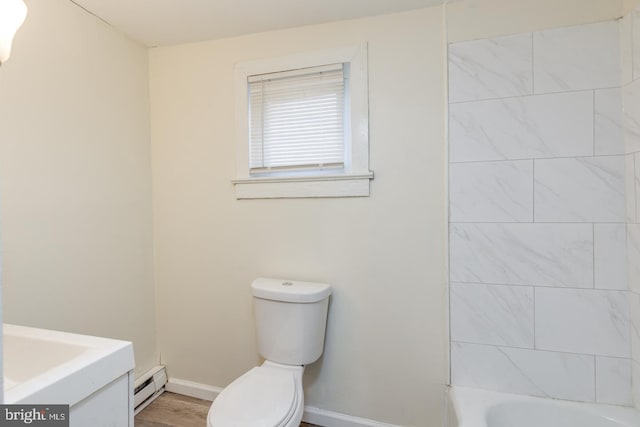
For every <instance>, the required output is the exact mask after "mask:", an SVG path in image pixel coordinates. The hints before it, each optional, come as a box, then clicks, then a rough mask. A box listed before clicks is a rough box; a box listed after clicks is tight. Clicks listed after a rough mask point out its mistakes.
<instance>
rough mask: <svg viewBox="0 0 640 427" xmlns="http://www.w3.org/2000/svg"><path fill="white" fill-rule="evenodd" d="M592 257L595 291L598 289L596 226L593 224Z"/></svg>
mask: <svg viewBox="0 0 640 427" xmlns="http://www.w3.org/2000/svg"><path fill="white" fill-rule="evenodd" d="M591 250H592V252H591V256H592V261H591V262H592V264H591V274H592V275H593V276H592V280H593V289H597V288H596V224H595V223H592V224H591Z"/></svg>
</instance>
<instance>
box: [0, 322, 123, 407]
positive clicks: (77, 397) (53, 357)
mask: <svg viewBox="0 0 640 427" xmlns="http://www.w3.org/2000/svg"><path fill="white" fill-rule="evenodd" d="M3 347H4V393H5V395H4V396H5V402H4V403H27V404H67V405H71V406H73V405H75V404H76V403H78V402H80V401H81V400H83V399H85V398H86V397H87V396H89V395H91V394H92V393H94V392H95V391H97V390H99V389H100V388H102V387H104V386H106V385H107V384H109V383H111V382H113V381H114V380H115V379H117V378H119V377H121V376H123V375H125V374H127V373H128V372H129V371H131V370H133V368H134V358H133V346H132V344H131V343H130V342H127V341H119V340H112V339H107V338H98V337H91V336H85V335H78V334H70V333H66V332H58V331H50V330H46V329H36V328H29V327H25V326H16V325H9V324H5V325H4V343H3Z"/></svg>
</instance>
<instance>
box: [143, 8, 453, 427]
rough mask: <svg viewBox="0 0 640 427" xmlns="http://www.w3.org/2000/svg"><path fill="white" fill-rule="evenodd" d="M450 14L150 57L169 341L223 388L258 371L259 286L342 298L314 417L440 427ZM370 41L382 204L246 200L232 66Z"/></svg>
mask: <svg viewBox="0 0 640 427" xmlns="http://www.w3.org/2000/svg"><path fill="white" fill-rule="evenodd" d="M442 21H443V11H442V8H432V9H426V10H421V11H416V12H409V13H404V14H397V15H388V16H382V17H374V18H367V19H361V20H354V21H347V22H339V23H332V24H324V25H318V26H310V27H304V28H298V29H291V30H284V31H274V32H268V33H263V34H256V35H250V36H244V37H238V38H231V39H225V40H218V41H211V42H205V43H197V44H190V45H181V46H174V47H166V48H157V49H152V50H151V53H150V75H151V83H150V84H151V106H152V108H151V134H152V150H153V184H154V185H153V188H154V192H153V194H154V197H153V199H154V217H155V221H154V240H155V277H156V292H157V306H158V316H157V317H158V344H159V350H160V352H161V354H162V361H163V363H165V364H166V365H167V366H168V367H169V375H170V376H171V377H174V378H179V379H184V380H191V381H196V382H200V383H205V384H209V385H213V386H219V387H223V386H226V385H227V384H228V383H229V382H231V381H232V380H234V379H235V378H236V377H238V376H239V375H240V374H241V373H242V372H244V371H246V370H247V369H249V368H250V367H252V366H254V365H255V364H256V363H258V362H259V359H258V355H257V353H256V345H255V328H254V322H253V317H252V312H251V304H252V300H251V293H250V289H249V284H250V282H251V280H252V279H253V278H255V277H258V276H275V277H283V278H293V279H306V280H314V281H326V282H329V283H332V284H333V285H334V289H335V291H334V295H333V299H332V302H331V306H330V312H329V322H328V331H327V341H326V349H325V354H324V357H323V358H322V359H321V361H320V362H318V363H316V364H313V365H311V366H309V367H308V370H307V373H306V375H305V377H306V379H305V380H306V396H305V397H306V404H308V405H311V406H316V407H320V408H322V409H327V410H331V411H337V412H342V413H346V414H350V415H354V416H360V417H365V418H370V419H375V420H378V421H385V422H390V423H396V424H400V425H416V426H418V425H419V426H440V425H441V420H442V417H443V400H444V393H443V391H444V384H445V383H446V381H447V326H446V316H447V315H446V313H447V310H446V306H447V303H446V246H445V245H446V214H445V193H444V192H445V169H444V168H445V141H444V131H443V128H444V101H445V98H444V97H445V93H444V87H445V75H444V59H445V56H444V50H443V49H444V39H443V36H444V28H443V22H442ZM365 41H366V42H368V43H369V82H370V92H369V100H370V135H371V139H370V141H371V142H370V143H371V153H370V158H371V168H372V169H373V171H374V172H375V174H376V178H375V180H374V181H373V182H372V185H371V196H370V197H368V198H341V199H318V200H314V199H297V200H296V199H294V200H291V199H289V200H244V201H238V200H236V199H235V197H234V194H235V193H234V188H233V185H232V184H231V180H232V179H233V178H234V174H235V150H236V149H235V143H236V141H235V138H234V129H235V122H234V120H235V119H234V103H235V101H236V100H235V99H234V88H233V71H234V64H236V63H237V62H239V61H244V60H250V59H256V58H268V57H274V56H279V55H286V54H290V53H294V52H305V51H313V50H317V49H323V48H328V47H335V46H345V45H355V44H359V43H362V42H365Z"/></svg>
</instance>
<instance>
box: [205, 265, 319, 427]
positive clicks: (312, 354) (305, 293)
mask: <svg viewBox="0 0 640 427" xmlns="http://www.w3.org/2000/svg"><path fill="white" fill-rule="evenodd" d="M251 289H252V292H253V298H254V313H255V317H256V327H257V335H258V351H259V353H260V355H261V356H262V357H264V358H265V362H264V363H263V364H262V365H260V366H258V367H255V368H252V369H250V370H249V371H247V372H246V373H244V374H243V375H241V376H240V377H238V378H237V379H236V380H235V381H233V382H232V383H231V384H229V385H228V386H227V387H226V388H225V389H224V390H222V391H221V392H220V394H219V395H218V397H216V399H215V400H214V402H213V404H212V405H211V408H210V409H209V415H208V416H207V427H298V426H299V425H300V421H301V420H302V414H303V412H304V393H303V390H302V375H303V374H304V367H305V365H308V364H310V363H313V362H315V361H316V360H318V358H320V356H321V355H322V352H323V350H324V335H325V329H326V324H327V310H328V306H329V296H330V295H331V286H330V285H327V284H324V283H312V282H299V281H292V280H279V279H264V278H260V279H256V280H254V281H253V283H252V284H251Z"/></svg>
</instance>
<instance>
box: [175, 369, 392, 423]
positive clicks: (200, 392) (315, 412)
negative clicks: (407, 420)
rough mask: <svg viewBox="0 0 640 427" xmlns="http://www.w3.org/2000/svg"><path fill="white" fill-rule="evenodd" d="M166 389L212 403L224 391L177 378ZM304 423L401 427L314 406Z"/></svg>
mask: <svg viewBox="0 0 640 427" xmlns="http://www.w3.org/2000/svg"><path fill="white" fill-rule="evenodd" d="M165 389H166V390H167V391H169V392H171V393H176V394H182V395H185V396H191V397H196V398H198V399H204V400H210V401H213V400H214V399H215V398H216V396H218V394H219V393H220V392H221V391H222V390H223V389H222V388H220V387H212V386H209V385H206V384H200V383H196V382H193V381H186V380H181V379H177V378H169V382H168V383H167V385H166V386H165ZM302 421H304V422H307V423H311V424H317V425H320V426H324V427H400V426H397V425H394V424H386V423H381V422H379V421H373V420H368V419H366V418H359V417H354V416H351V415H346V414H341V413H339V412H333V411H327V410H325V409H320V408H314V407H313V406H305V407H304V415H303V416H302Z"/></svg>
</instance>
